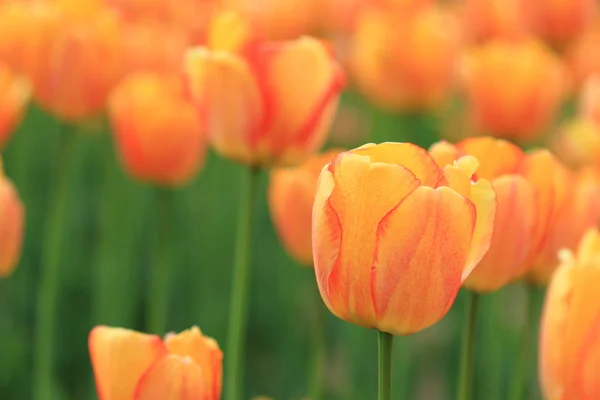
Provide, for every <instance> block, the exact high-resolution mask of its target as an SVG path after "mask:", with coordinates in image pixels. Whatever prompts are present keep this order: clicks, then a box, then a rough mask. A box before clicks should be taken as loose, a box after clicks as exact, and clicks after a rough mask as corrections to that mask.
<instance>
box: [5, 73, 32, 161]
mask: <svg viewBox="0 0 600 400" xmlns="http://www.w3.org/2000/svg"><path fill="white" fill-rule="evenodd" d="M0 93H1V94H0V149H2V148H3V147H4V146H5V145H6V143H7V142H8V139H9V138H10V136H11V134H12V133H13V132H14V130H15V128H16V127H17V125H18V124H19V122H20V121H21V118H22V117H23V111H24V109H25V106H26V105H27V102H28V101H29V96H30V94H31V88H30V85H29V83H28V82H27V81H26V80H25V79H23V78H21V77H18V76H16V75H15V74H14V73H13V72H12V71H10V69H9V68H8V67H7V66H6V65H3V64H2V63H0Z"/></svg>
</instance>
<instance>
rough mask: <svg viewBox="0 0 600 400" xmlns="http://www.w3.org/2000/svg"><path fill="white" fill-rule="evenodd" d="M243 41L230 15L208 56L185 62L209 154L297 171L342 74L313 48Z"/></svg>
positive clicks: (307, 43) (328, 114) (327, 119)
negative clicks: (210, 147) (210, 149)
mask: <svg viewBox="0 0 600 400" xmlns="http://www.w3.org/2000/svg"><path fill="white" fill-rule="evenodd" d="M250 33H251V28H250V27H249V26H248V25H247V24H246V23H245V22H243V20H240V19H239V18H235V17H232V14H225V15H224V16H222V19H221V20H220V21H217V22H215V24H214V28H213V30H211V35H210V38H209V44H210V45H211V46H212V50H209V49H207V48H203V47H199V48H194V49H192V50H189V51H188V53H187V55H186V58H185V70H186V73H187V78H188V82H189V89H190V93H191V96H192V98H193V99H194V100H195V102H196V103H197V105H198V108H199V110H200V112H201V114H202V115H203V117H204V118H205V120H206V123H207V127H208V128H207V129H208V137H209V139H210V141H211V143H212V145H213V146H214V147H215V149H216V150H217V152H219V153H221V154H222V155H224V156H226V157H230V158H232V159H234V160H237V161H240V162H242V163H245V164H249V165H253V166H270V165H291V164H297V163H299V162H302V161H303V160H304V159H306V158H307V157H308V156H309V155H310V154H312V153H313V152H314V151H315V150H317V149H318V148H319V147H320V146H321V145H322V143H323V141H324V140H325V137H326V134H327V131H328V129H329V127H330V125H331V122H332V120H333V117H334V115H335V111H336V108H337V103H338V98H339V93H340V91H341V89H342V87H343V83H344V80H343V74H342V72H341V69H340V66H339V65H338V64H337V63H336V62H335V60H334V59H333V57H332V55H331V54H330V52H329V51H328V49H327V47H326V46H325V45H324V44H323V43H321V42H320V41H317V40H315V39H312V38H309V37H303V38H300V39H298V40H294V41H289V42H277V43H274V42H265V41H261V40H255V39H254V38H252V37H250ZM226 50H227V51H226Z"/></svg>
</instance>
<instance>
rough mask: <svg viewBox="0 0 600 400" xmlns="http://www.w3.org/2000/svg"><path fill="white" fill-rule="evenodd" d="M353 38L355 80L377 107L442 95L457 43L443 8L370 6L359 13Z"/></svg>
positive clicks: (453, 23) (399, 106) (427, 104)
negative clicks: (413, 9) (409, 9)
mask: <svg viewBox="0 0 600 400" xmlns="http://www.w3.org/2000/svg"><path fill="white" fill-rule="evenodd" d="M354 39H355V43H354V46H353V52H352V54H351V67H352V68H351V69H352V71H353V73H354V77H355V79H356V83H357V85H358V87H359V88H360V89H361V91H362V92H363V93H364V94H365V95H366V96H367V97H368V98H369V99H370V100H371V101H373V102H375V103H376V104H377V105H378V106H379V107H381V108H384V109H388V110H392V111H397V110H404V109H407V108H408V109H427V108H432V107H436V106H438V105H440V103H441V102H442V101H443V100H445V99H447V97H448V95H449V92H450V89H451V88H452V85H453V83H454V76H455V68H456V61H457V57H458V51H459V48H460V35H459V25H458V21H457V20H456V19H455V18H454V17H453V16H451V15H450V14H449V13H446V12H444V11H442V10H441V9H440V8H437V7H434V6H431V7H424V8H422V9H419V10H418V11H417V12H415V13H411V14H408V15H406V14H404V13H400V12H394V11H393V9H392V10H389V9H387V8H372V9H370V10H365V11H364V12H362V13H361V15H360V16H359V20H358V21H357V27H356V33H355V38H354Z"/></svg>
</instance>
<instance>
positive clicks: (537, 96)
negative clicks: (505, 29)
mask: <svg viewBox="0 0 600 400" xmlns="http://www.w3.org/2000/svg"><path fill="white" fill-rule="evenodd" d="M463 66H464V68H463V73H464V74H463V75H464V79H465V90H466V95H467V98H468V101H469V105H470V111H471V117H472V118H473V123H474V124H475V129H476V130H477V131H478V132H480V133H483V134H490V135H493V136H498V137H503V138H507V139H511V140H515V139H518V140H531V139H534V138H535V137H537V135H539V134H541V133H542V132H543V130H544V128H546V127H547V126H548V124H549V123H550V121H551V120H552V119H553V118H554V116H555V114H556V112H557V111H558V108H559V106H560V103H561V100H562V96H563V92H564V90H565V76H564V71H563V68H562V65H561V63H560V61H559V59H558V58H557V57H556V56H555V55H554V54H552V52H551V51H550V50H548V49H546V48H545V47H543V45H542V44H540V43H538V42H536V41H534V40H524V41H502V40H494V41H491V42H488V43H486V44H484V45H482V46H479V47H477V48H475V49H473V50H472V51H471V52H470V53H469V54H468V55H467V56H466V58H465V62H464V65H463Z"/></svg>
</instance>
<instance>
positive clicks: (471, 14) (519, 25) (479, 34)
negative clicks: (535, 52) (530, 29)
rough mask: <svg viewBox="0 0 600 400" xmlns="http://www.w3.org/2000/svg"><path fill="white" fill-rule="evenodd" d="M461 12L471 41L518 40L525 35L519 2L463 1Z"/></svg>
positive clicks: (509, 0) (505, 0) (524, 22)
mask: <svg viewBox="0 0 600 400" xmlns="http://www.w3.org/2000/svg"><path fill="white" fill-rule="evenodd" d="M462 4H463V8H462V10H461V13H462V16H463V18H464V24H465V29H466V30H467V33H468V35H469V36H470V38H471V39H472V40H476V41H483V40H489V39H497V38H505V39H518V38H521V37H523V36H524V35H526V34H527V23H526V20H525V13H524V9H523V7H521V0H465V1H463V2H462Z"/></svg>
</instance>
